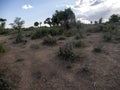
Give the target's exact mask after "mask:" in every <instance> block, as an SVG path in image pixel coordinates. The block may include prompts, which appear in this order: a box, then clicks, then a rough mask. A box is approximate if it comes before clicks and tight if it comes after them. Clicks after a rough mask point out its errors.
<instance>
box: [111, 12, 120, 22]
mask: <svg viewBox="0 0 120 90" xmlns="http://www.w3.org/2000/svg"><path fill="white" fill-rule="evenodd" d="M109 22H111V23H115V22H120V16H119V15H116V14H113V15H112V16H111V17H110V18H109Z"/></svg>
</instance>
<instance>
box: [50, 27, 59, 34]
mask: <svg viewBox="0 0 120 90" xmlns="http://www.w3.org/2000/svg"><path fill="white" fill-rule="evenodd" d="M50 35H52V36H56V35H60V29H57V28H53V29H51V30H50Z"/></svg>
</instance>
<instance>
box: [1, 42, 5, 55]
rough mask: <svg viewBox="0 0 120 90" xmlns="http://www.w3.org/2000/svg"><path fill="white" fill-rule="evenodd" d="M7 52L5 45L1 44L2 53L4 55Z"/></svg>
mask: <svg viewBox="0 0 120 90" xmlns="http://www.w3.org/2000/svg"><path fill="white" fill-rule="evenodd" d="M5 51H6V50H5V45H4V44H3V43H1V42H0V53H4V52H5Z"/></svg>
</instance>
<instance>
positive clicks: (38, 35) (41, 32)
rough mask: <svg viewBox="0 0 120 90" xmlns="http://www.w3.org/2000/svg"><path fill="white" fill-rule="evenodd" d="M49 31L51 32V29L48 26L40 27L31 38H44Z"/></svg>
mask: <svg viewBox="0 0 120 90" xmlns="http://www.w3.org/2000/svg"><path fill="white" fill-rule="evenodd" d="M49 32H50V30H49V29H48V28H41V29H38V30H36V31H35V32H34V33H33V34H32V37H31V39H38V38H42V37H44V36H47V35H48V34H49Z"/></svg>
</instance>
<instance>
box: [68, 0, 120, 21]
mask: <svg viewBox="0 0 120 90" xmlns="http://www.w3.org/2000/svg"><path fill="white" fill-rule="evenodd" d="M67 7H71V8H72V9H73V10H74V11H75V14H76V15H77V19H80V20H81V21H91V20H93V21H95V20H98V19H100V18H101V17H103V18H104V20H107V19H108V18H109V17H110V16H111V15H112V14H120V0H77V1H76V3H75V4H74V5H67Z"/></svg>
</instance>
